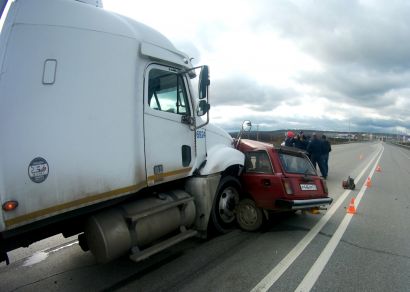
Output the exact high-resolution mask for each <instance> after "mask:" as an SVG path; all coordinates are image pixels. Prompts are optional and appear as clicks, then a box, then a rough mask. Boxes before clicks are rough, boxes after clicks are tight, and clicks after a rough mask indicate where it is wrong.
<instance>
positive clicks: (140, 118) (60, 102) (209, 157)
mask: <svg viewBox="0 0 410 292" xmlns="http://www.w3.org/2000/svg"><path fill="white" fill-rule="evenodd" d="M5 3H6V1H1V2H0V9H1V14H3V10H4V6H5ZM147 13H148V12H147ZM1 14H0V16H1ZM3 17H4V15H3ZM199 69H200V70H201V72H200V74H199V78H198V79H199V80H198V84H199V85H198V94H197V90H196V89H195V90H194V88H193V87H192V86H191V83H190V82H191V80H190V79H192V78H194V77H195V75H196V74H195V68H193V66H192V64H191V60H190V58H189V56H187V55H186V54H184V53H182V52H180V51H178V50H176V49H175V47H174V46H173V45H172V44H171V42H170V41H169V40H168V39H166V38H165V37H164V36H162V35H161V34H160V33H158V32H157V31H155V30H153V29H151V28H149V27H147V26H145V25H143V24H141V23H138V22H136V21H133V20H131V19H129V18H126V17H124V16H121V15H118V14H115V13H112V12H109V11H106V10H104V9H103V8H102V4H101V1H92V0H83V1H75V0H16V1H14V2H13V3H12V4H11V7H10V9H9V11H8V13H7V17H6V20H5V22H4V25H3V28H2V31H1V35H0V70H1V71H0V200H1V209H0V259H1V261H4V260H6V261H8V256H7V252H9V251H11V250H13V249H16V248H19V247H25V246H28V245H30V244H31V243H33V242H35V241H38V240H40V239H44V238H46V237H49V236H52V235H54V234H58V233H62V234H63V235H64V236H71V235H75V234H79V241H80V245H81V247H82V248H83V249H84V250H88V249H90V250H91V252H92V253H93V254H94V255H95V257H96V259H97V260H98V261H99V262H108V261H110V260H113V259H115V258H117V257H119V256H121V255H124V254H127V253H129V254H130V258H131V259H132V260H134V261H138V260H141V259H144V258H146V257H149V256H150V255H152V254H154V253H156V252H158V251H160V250H163V249H164V248H166V247H168V246H170V245H172V244H175V243H177V242H180V241H182V240H184V239H186V238H189V237H192V236H204V235H206V232H207V230H208V228H209V226H212V228H214V229H216V230H218V231H221V232H223V231H225V230H228V229H229V228H230V227H231V225H232V224H233V223H234V221H235V214H234V208H235V204H236V203H237V201H238V196H239V195H240V184H239V182H238V180H237V176H238V175H239V173H240V171H241V169H242V166H243V163H244V156H243V154H242V153H240V152H239V151H237V150H235V149H234V148H233V146H232V139H231V137H230V136H229V135H228V134H227V133H226V132H224V131H223V130H222V129H220V128H218V127H215V126H212V125H211V124H209V123H208V121H209V112H208V111H209V103H208V85H209V71H208V67H207V66H202V67H200V68H199ZM199 69H198V68H197V71H199ZM201 117H202V118H201Z"/></svg>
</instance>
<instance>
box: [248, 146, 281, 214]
mask: <svg viewBox="0 0 410 292" xmlns="http://www.w3.org/2000/svg"><path fill="white" fill-rule="evenodd" d="M242 184H243V186H244V188H245V190H246V191H247V192H248V193H249V194H250V195H251V196H252V198H253V199H254V200H255V202H256V205H257V206H258V207H261V208H266V209H272V208H273V207H274V201H275V200H276V199H277V198H278V197H280V196H281V195H282V193H283V188H282V183H281V178H280V176H279V177H278V176H277V175H276V174H275V173H274V172H273V168H272V163H271V160H270V159H269V155H268V153H267V152H266V151H265V150H257V151H249V152H247V153H245V171H244V173H243V175H242Z"/></svg>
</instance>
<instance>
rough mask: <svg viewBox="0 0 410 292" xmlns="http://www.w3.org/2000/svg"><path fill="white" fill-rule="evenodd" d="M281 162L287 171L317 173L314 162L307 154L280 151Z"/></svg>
mask: <svg viewBox="0 0 410 292" xmlns="http://www.w3.org/2000/svg"><path fill="white" fill-rule="evenodd" d="M279 157H280V162H281V164H282V167H283V169H284V170H285V172H288V173H301V174H308V175H316V171H315V169H314V168H313V165H312V163H310V161H309V159H308V158H307V157H305V156H296V155H291V154H287V153H280V154H279Z"/></svg>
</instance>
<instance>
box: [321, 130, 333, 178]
mask: <svg viewBox="0 0 410 292" xmlns="http://www.w3.org/2000/svg"><path fill="white" fill-rule="evenodd" d="M330 151H332V147H331V146H330V142H329V141H328V140H327V139H326V135H322V161H323V168H324V171H325V173H324V174H323V177H325V178H326V177H327V175H328V172H329V164H328V162H329V153H330Z"/></svg>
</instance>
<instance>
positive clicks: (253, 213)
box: [236, 198, 264, 231]
mask: <svg viewBox="0 0 410 292" xmlns="http://www.w3.org/2000/svg"><path fill="white" fill-rule="evenodd" d="M236 221H237V222H238V225H239V227H241V229H243V230H245V231H256V230H258V229H260V228H261V227H262V225H263V222H264V217H263V211H262V209H261V208H258V207H257V206H256V203H255V201H254V200H251V199H247V198H246V199H242V200H241V201H240V202H239V204H238V207H237V209H236Z"/></svg>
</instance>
